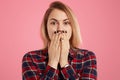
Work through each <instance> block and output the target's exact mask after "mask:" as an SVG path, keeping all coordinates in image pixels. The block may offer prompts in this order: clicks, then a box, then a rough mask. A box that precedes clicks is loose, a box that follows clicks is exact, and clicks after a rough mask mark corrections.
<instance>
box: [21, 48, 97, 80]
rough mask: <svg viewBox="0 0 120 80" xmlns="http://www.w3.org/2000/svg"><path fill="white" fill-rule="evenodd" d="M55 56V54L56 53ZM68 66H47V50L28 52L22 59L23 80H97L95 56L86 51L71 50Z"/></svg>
mask: <svg viewBox="0 0 120 80" xmlns="http://www.w3.org/2000/svg"><path fill="white" fill-rule="evenodd" d="M56 54H57V53H56ZM68 61H69V66H67V67H66V68H60V66H59V65H58V69H54V68H52V67H50V66H49V65H47V63H48V49H44V50H34V51H29V52H28V53H26V54H25V55H24V56H23V59H22V78H23V80H97V62H96V56H95V54H94V53H93V52H92V51H89V50H86V49H78V48H71V49H70V50H69V56H68Z"/></svg>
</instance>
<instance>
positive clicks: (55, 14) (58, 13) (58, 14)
mask: <svg viewBox="0 0 120 80" xmlns="http://www.w3.org/2000/svg"><path fill="white" fill-rule="evenodd" d="M51 18H54V19H56V20H65V19H68V16H67V15H66V13H65V12H64V11H62V10H59V9H54V10H53V11H52V12H51V13H50V15H49V17H48V19H51Z"/></svg>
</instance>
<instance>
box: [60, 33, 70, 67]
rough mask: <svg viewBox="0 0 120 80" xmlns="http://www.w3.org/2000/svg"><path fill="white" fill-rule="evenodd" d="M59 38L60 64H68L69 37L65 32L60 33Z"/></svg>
mask: <svg viewBox="0 0 120 80" xmlns="http://www.w3.org/2000/svg"><path fill="white" fill-rule="evenodd" d="M62 38H63V40H61V50H60V61H59V62H60V66H61V67H64V66H65V65H66V64H68V54H69V49H70V44H69V39H68V37H67V33H62Z"/></svg>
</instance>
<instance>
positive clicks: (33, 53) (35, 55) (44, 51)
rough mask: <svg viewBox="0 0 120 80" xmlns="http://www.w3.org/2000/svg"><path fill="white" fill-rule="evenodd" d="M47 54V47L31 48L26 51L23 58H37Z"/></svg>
mask: <svg viewBox="0 0 120 80" xmlns="http://www.w3.org/2000/svg"><path fill="white" fill-rule="evenodd" d="M46 54H47V49H38V50H31V51H28V52H26V53H25V54H24V55H23V60H24V59H31V58H38V57H40V56H44V55H46Z"/></svg>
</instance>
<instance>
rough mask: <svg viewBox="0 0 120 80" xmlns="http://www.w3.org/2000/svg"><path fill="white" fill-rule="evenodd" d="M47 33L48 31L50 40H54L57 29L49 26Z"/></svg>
mask: <svg viewBox="0 0 120 80" xmlns="http://www.w3.org/2000/svg"><path fill="white" fill-rule="evenodd" d="M47 31H48V36H49V38H50V39H51V38H52V35H53V33H54V31H56V29H55V28H52V27H51V26H48V27H47Z"/></svg>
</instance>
